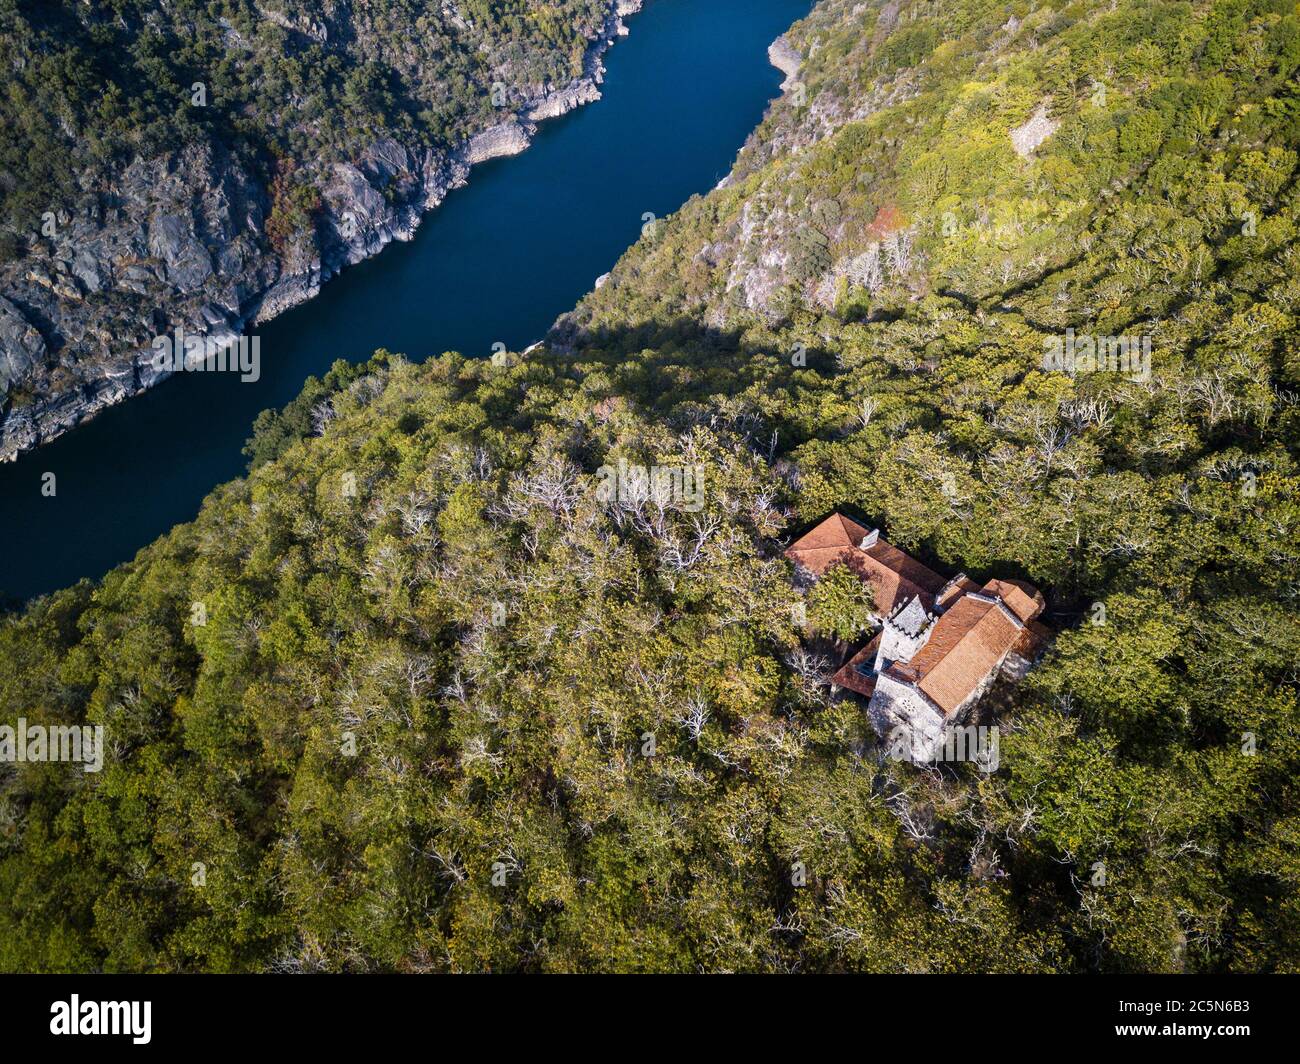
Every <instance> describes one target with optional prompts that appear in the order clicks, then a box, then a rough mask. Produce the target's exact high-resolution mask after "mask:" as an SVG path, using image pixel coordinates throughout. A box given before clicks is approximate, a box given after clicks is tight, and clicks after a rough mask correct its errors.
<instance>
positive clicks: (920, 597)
mask: <svg viewBox="0 0 1300 1064" xmlns="http://www.w3.org/2000/svg"><path fill="white" fill-rule="evenodd" d="M785 556H786V557H787V558H789V559H790V560H791V561H792V562H794V563H795V565H797V566H799V567H800V568H802V569H805V570H807V572H808V573H809V574H811V576H812V577H814V578H816V577H820V576H821V575H822V574H823V573H825V572H826V570H827V569H828V568H830V566H832V565H835V564H842V565H846V566H847V567H848V568H849V569H850V570H851V571H852V572H854V573H856V574H857V575H858V577H859V578H860V579H861V580H862V581H863V583H865V584H867V585H868V586H869V587H870V589H871V593H872V599H873V602H874V614H873V617H872V621H873V623H874V624H876V625H878V626H879V627H878V630H877V631H876V632H875V634H874V635H873V636H872V637H871V639H870V640H869V641H868V642H867V643H866V644H865V645H864V646H863V647H861V648H860V649H858V650H857V651H856V652H855V653H854V654H852V655H851V656H850V657H849V659H848V661H846V662H845V663H844V665H843V666H842V667H841V668H840V669H839V671H838V672H836V673H835V675H834V677H833V678H832V680H831V682H832V684H833V685H834V687H835V688H844V689H847V690H849V691H852V692H854V693H855V694H857V695H860V696H861V697H863V698H865V699H867V700H868V704H867V712H868V714H869V716H870V718H871V722H872V724H873V725H874V727H875V729H876V731H877V732H878V733H879V734H880V735H882V736H884V735H896V734H899V733H898V732H897V731H896V729H898V728H900V727H902V728H903V729H905V732H903V734H906V735H909V736H910V740H911V758H912V760H916V761H930V760H933V759H934V758H935V756H936V755H937V754H938V753H939V751H940V750H941V749H942V748H943V746H944V740H945V737H946V734H947V732H948V731H949V730H950V729H951V728H953V727H955V726H958V725H962V724H964V723H966V721H967V720H968V719H969V717H970V714H971V710H972V709H973V708H974V707H975V705H976V704H977V703H978V702H979V700H980V699H981V698H982V697H983V696H984V695H985V694H986V693H987V692H988V690H989V688H990V687H992V685H993V683H994V681H995V680H996V679H997V677H998V676H999V675H1000V674H1001V675H1004V676H1007V677H1008V678H1011V679H1020V678H1021V677H1023V676H1024V675H1025V673H1026V672H1027V671H1028V670H1029V667H1030V665H1031V664H1032V663H1033V662H1034V661H1035V660H1036V659H1037V658H1038V656H1039V655H1040V654H1041V653H1042V651H1043V648H1044V647H1045V646H1046V643H1047V641H1048V639H1050V637H1051V631H1050V629H1048V628H1047V627H1046V626H1045V625H1043V624H1042V623H1040V622H1039V621H1038V620H1037V618H1038V616H1039V614H1041V613H1042V612H1043V607H1044V605H1045V604H1044V602H1043V596H1042V595H1041V594H1040V593H1039V592H1038V590H1037V589H1036V588H1034V587H1032V586H1030V585H1029V584H1026V583H1024V582H1022V581H1019V580H990V581H989V582H988V583H986V584H984V585H983V586H982V587H981V586H980V585H979V584H977V583H976V582H975V581H974V580H971V579H970V578H968V577H967V576H966V574H965V573H959V574H958V575H957V576H955V577H953V578H952V579H951V580H948V579H945V578H944V577H942V576H940V575H939V574H938V573H936V572H934V571H933V570H932V569H929V568H928V567H926V566H925V565H923V564H921V563H920V562H918V561H917V560H916V559H915V558H913V557H911V556H910V555H908V554H906V553H904V552H903V551H901V550H899V549H898V548H897V547H894V546H892V545H891V544H889V543H887V542H885V540H884V539H883V538H881V535H880V532H879V530H874V529H867V528H864V527H863V526H862V525H859V524H857V523H856V522H855V521H852V520H850V519H849V518H847V517H845V516H844V515H842V514H838V513H836V514H832V515H831V516H830V517H828V518H826V520H825V521H823V522H822V523H821V524H819V525H818V526H817V527H816V528H814V529H812V531H810V532H808V533H807V535H805V536H802V537H801V538H800V539H798V540H797V541H796V542H795V543H793V544H791V546H790V547H789V549H788V550H786V552H785Z"/></svg>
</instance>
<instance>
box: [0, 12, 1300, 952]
mask: <svg viewBox="0 0 1300 1064" xmlns="http://www.w3.org/2000/svg"><path fill="white" fill-rule="evenodd" d="M789 45H790V48H791V49H792V50H793V52H795V53H798V55H799V56H801V57H802V63H801V67H800V69H799V71H798V73H797V74H795V75H793V76H792V78H791V79H790V82H789V83H788V84H787V92H786V95H785V96H784V98H783V99H782V100H781V101H779V102H778V103H777V104H775V105H774V107H773V109H772V111H771V113H770V115H769V116H768V118H767V119H766V120H765V122H764V123H763V125H762V127H761V128H760V129H759V130H758V131H757V132H756V134H755V136H754V137H753V138H752V140H751V142H750V144H748V145H747V146H746V148H745V150H744V151H743V152H742V154H741V156H740V158H739V160H738V163H737V167H736V170H735V172H734V173H733V175H732V176H731V177H730V178H729V179H728V181H727V182H726V183H725V187H722V188H720V189H718V190H715V191H714V192H713V193H711V194H710V195H708V196H706V197H702V198H698V199H695V200H693V201H691V202H690V203H689V204H687V205H686V206H685V207H684V208H683V209H682V210H681V211H680V212H679V213H678V214H677V215H675V216H674V217H672V218H670V219H665V220H660V221H659V222H657V223H655V224H653V225H650V226H649V227H648V229H647V231H646V234H645V236H644V237H643V239H642V240H641V241H640V243H639V244H638V245H637V246H636V247H635V248H633V249H632V250H631V251H629V253H628V254H627V255H626V256H625V257H624V259H623V260H622V261H621V262H620V263H619V265H618V266H617V267H616V269H615V270H614V271H613V273H612V275H611V277H610V278H609V279H608V281H607V282H605V283H604V284H602V285H601V286H600V287H599V288H598V290H597V291H595V292H593V293H592V294H591V295H590V296H589V297H588V298H587V299H586V300H585V301H584V302H583V304H582V305H581V306H579V307H578V308H577V309H576V310H575V311H574V313H573V314H571V315H569V316H566V318H565V319H564V320H562V321H561V322H560V323H559V325H558V327H557V329H556V330H555V333H554V335H553V337H552V340H551V343H550V345H549V347H548V348H546V349H543V350H538V351H535V352H532V353H530V354H529V355H527V356H510V357H509V358H507V359H504V360H498V361H497V362H495V363H494V362H492V361H470V360H466V359H464V358H462V357H460V356H456V355H448V356H445V357H443V358H440V359H435V360H432V361H431V362H429V363H427V364H424V365H412V364H410V363H407V362H405V361H404V360H402V359H401V358H399V357H396V356H392V355H388V354H386V353H381V354H380V355H379V356H377V357H376V359H375V361H374V362H372V363H371V364H370V365H369V366H367V367H361V368H353V367H347V366H346V365H344V364H341V363H340V364H339V365H338V366H337V367H336V369H335V371H333V372H332V373H331V375H330V376H329V377H328V378H327V379H326V381H324V382H310V383H309V386H308V388H307V390H306V391H305V392H304V396H303V398H302V399H300V400H299V401H297V402H296V403H295V404H293V405H292V406H291V407H290V408H288V409H287V410H286V411H284V412H282V413H280V414H276V415H268V416H266V417H264V418H263V419H262V420H261V422H260V423H259V429H258V435H257V437H256V438H255V439H254V441H252V443H251V444H250V454H251V457H252V462H251V465H252V467H253V468H252V471H251V473H250V475H249V477H248V478H247V479H246V480H242V481H238V482H235V483H232V484H230V485H227V486H225V487H224V488H222V489H220V490H218V491H217V492H215V493H214V494H213V495H212V497H211V498H210V499H209V500H208V502H207V503H206V504H205V506H204V509H203V512H202V514H201V515H200V517H199V518H198V519H197V520H196V521H195V522H193V523H192V524H189V525H185V526H182V527H179V528H177V529H176V530H174V531H173V532H172V533H171V534H170V535H169V536H167V537H165V538H164V539H162V540H160V541H158V542H157V543H156V544H154V545H152V546H151V547H149V548H147V549H146V550H144V551H142V552H141V554H140V555H139V557H138V558H137V559H136V560H135V561H134V562H132V563H130V564H128V565H125V566H122V567H120V568H119V569H117V570H115V571H114V572H113V573H111V574H110V575H109V576H108V577H107V578H106V579H105V580H104V581H103V583H102V584H100V585H90V584H86V583H83V584H82V585H79V586H78V587H76V588H73V589H70V590H67V591H64V592H61V593H59V594H56V595H52V596H49V597H47V598H44V599H41V600H38V601H36V602H34V603H32V604H30V605H29V606H28V607H27V608H26V609H25V611H23V612H22V613H21V614H16V615H15V616H13V617H12V618H10V619H9V620H8V621H7V622H6V623H5V625H4V627H3V630H0V657H2V658H3V660H4V661H5V662H6V664H7V666H8V667H7V668H5V669H4V670H3V672H0V706H2V707H3V709H0V719H3V720H5V721H12V720H13V719H14V718H17V717H18V716H20V715H25V716H26V717H27V718H28V719H29V720H30V721H36V720H45V721H67V722H73V721H75V722H80V721H83V720H86V721H91V722H96V723H102V724H103V725H104V726H105V728H106V734H107V736H108V744H109V753H108V756H107V757H106V762H105V765H104V769H103V771H102V772H101V773H98V774H93V773H83V772H81V771H80V769H77V768H75V767H70V766H67V765H31V764H27V765H19V766H0V773H3V774H4V775H3V776H0V779H3V806H0V824H2V825H3V826H2V827H0V831H3V835H0V838H2V839H3V842H2V843H0V846H3V849H0V854H2V856H0V966H3V967H4V968H6V969H28V968H42V969H67V968H72V969H92V968H107V969H113V970H119V969H132V970H134V969H209V968H215V969H223V970H224V969H241V970H242V969H252V970H266V969H290V970H301V969H328V970H366V969H399V970H454V971H466V970H496V971H500V970H710V971H716V970H745V971H748V970H780V971H784V970H794V971H808V970H815V971H822V970H871V971H1106V972H1113V971H1134V970H1140V971H1220V970H1233V971H1267V970H1295V969H1296V968H1297V966H1298V965H1300V903H1298V902H1297V900H1296V899H1297V896H1298V895H1297V888H1298V887H1300V855H1298V853H1297V843H1298V842H1300V800H1298V799H1300V795H1298V794H1297V787H1296V783H1295V780H1296V778H1297V769H1298V768H1300V744H1298V741H1300V719H1298V716H1297V705H1296V686H1297V666H1296V663H1297V660H1298V659H1300V654H1298V651H1300V629H1298V628H1297V625H1296V613H1297V596H1298V595H1300V566H1298V564H1297V555H1298V554H1300V547H1298V546H1297V540H1298V537H1297V523H1298V521H1300V507H1298V506H1297V502H1296V494H1295V493H1296V487H1297V474H1296V468H1295V461H1296V451H1297V421H1298V418H1300V415H1297V412H1296V411H1297V405H1296V399H1297V395H1298V394H1300V379H1298V378H1300V353H1298V352H1300V348H1298V347H1297V342H1296V331H1295V315H1296V313H1297V309H1298V308H1297V299H1298V298H1300V281H1297V279H1296V270H1295V266H1296V260H1297V254H1296V209H1297V191H1296V186H1295V168H1296V164H1297V158H1296V148H1297V142H1298V141H1300V136H1298V135H1297V133H1298V131H1297V126H1296V122H1297V112H1296V108H1297V98H1296V95H1295V89H1296V83H1295V80H1294V75H1295V73H1296V69H1297V64H1300V20H1298V19H1297V14H1296V10H1295V8H1294V5H1293V4H1290V3H1280V2H1275V0H1236V2H1229V3H1223V2H1220V3H1215V4H1210V3H1194V4H1193V3H1163V4H1162V3H1150V2H1146V0H1120V2H1118V3H1111V2H1105V3H1093V2H1086V3H1085V2H1080V3H1072V4H1066V3H1052V4H1039V5H1036V6H1034V8H1033V10H1030V5H1029V4H1028V3H1005V4H997V3H987V2H982V0H954V2H952V3H944V4H924V3H907V2H903V3H894V2H891V3H888V4H883V5H882V4H878V3H866V4H864V3H854V2H841V0H823V2H822V3H821V4H819V5H818V6H817V7H816V9H815V10H814V12H813V13H812V15H811V16H810V17H809V18H808V19H806V20H805V21H804V22H802V23H800V24H799V25H798V26H797V27H795V28H794V29H793V30H792V32H791V34H790V35H789ZM1044 133H1045V134H1046V135H1045V136H1043V135H1042V134H1044ZM1066 330H1073V333H1071V334H1070V335H1071V336H1072V337H1074V338H1077V337H1083V336H1093V337H1108V336H1109V337H1118V336H1134V337H1138V338H1142V337H1147V338H1149V343H1150V363H1149V366H1148V367H1139V371H1138V372H1107V371H1102V372H1097V371H1093V370H1091V369H1090V368H1089V366H1088V365H1086V364H1085V363H1082V362H1081V363H1080V364H1078V365H1076V366H1075V367H1074V368H1075V372H1073V373H1067V372H1061V371H1059V370H1053V369H1050V368H1049V369H1045V368H1044V353H1045V352H1048V351H1051V350H1052V349H1053V347H1052V345H1053V342H1054V341H1060V340H1061V339H1062V338H1063V337H1064V336H1065V335H1066ZM1138 349H1139V350H1140V349H1141V348H1140V345H1139V348H1138ZM620 461H624V462H626V463H629V464H630V465H644V466H654V467H659V468H667V469H673V468H676V469H680V468H683V467H687V468H690V469H699V470H700V471H701V473H702V484H703V488H704V490H703V492H702V495H701V499H702V508H700V509H698V510H697V509H695V508H694V506H693V505H687V504H685V502H684V501H683V500H680V499H678V500H669V501H667V502H665V503H664V504H662V505H660V504H658V503H657V502H656V499H655V498H654V497H653V496H652V495H648V494H647V493H646V492H644V491H638V490H636V489H635V487H634V488H633V490H632V491H630V492H627V493H624V495H622V496H621V497H618V498H615V499H613V500H610V499H609V498H607V495H606V493H603V492H602V491H600V490H599V486H600V484H601V483H602V482H603V478H602V475H601V470H602V469H603V468H608V467H610V466H613V467H617V466H618V464H619V462H620ZM835 507H839V508H842V509H844V510H846V511H847V512H850V513H856V514H858V515H861V516H862V517H863V519H864V520H869V521H871V522H873V523H878V524H880V525H882V526H883V528H884V529H885V532H886V534H887V535H888V537H889V539H890V540H891V541H893V542H895V543H897V544H898V545H900V546H902V547H904V548H905V549H907V550H909V551H911V552H913V553H915V554H916V555H917V556H918V557H921V558H923V559H925V560H926V561H927V563H928V564H932V565H934V566H935V567H938V568H940V569H943V570H944V571H945V572H955V571H957V570H959V569H960V570H964V571H966V572H967V573H969V574H971V575H972V576H974V577H977V578H981V579H982V578H986V577H991V576H999V577H1006V576H1021V577H1025V578H1027V579H1029V580H1031V581H1033V582H1034V583H1035V584H1036V585H1037V586H1039V587H1041V588H1042V589H1043V590H1044V592H1045V594H1046V597H1047V600H1048V603H1049V612H1048V615H1047V616H1046V618H1045V619H1046V620H1047V621H1048V622H1049V623H1050V624H1051V625H1052V626H1053V627H1054V628H1056V629H1057V630H1058V631H1059V632H1060V634H1059V635H1058V637H1057V639H1056V641H1055V643H1054V645H1053V647H1052V649H1051V650H1050V652H1049V654H1048V656H1047V657H1046V659H1045V660H1044V661H1043V662H1042V663H1041V664H1040V665H1039V666H1038V668H1036V669H1035V670H1034V671H1033V672H1031V673H1030V675H1029V677H1028V679H1027V680H1026V681H1025V682H1024V683H1023V684H1022V685H1021V686H1020V687H1019V688H1018V689H1017V690H1016V691H1015V694H1014V697H1012V698H1010V699H1008V700H1007V701H1006V702H1005V704H1002V705H1000V706H999V707H998V708H999V718H998V720H999V725H1000V728H1001V749H1000V765H999V767H998V770H997V771H996V772H994V773H992V774H988V775H982V774H980V773H978V772H976V771H974V770H973V768H972V767H971V766H957V767H956V768H955V769H953V768H951V767H950V768H946V769H944V770H943V771H924V770H920V769H917V768H915V767H913V766H910V765H903V764H896V763H894V762H892V761H890V760H888V759H887V758H884V757H883V756H881V754H880V753H879V751H878V749H877V748H876V747H875V746H874V744H873V742H872V738H871V735H870V732H869V729H868V727H867V724H866V721H865V718H864V714H863V711H862V706H861V704H860V703H859V702H856V701H853V700H845V699H838V698H832V697H831V696H830V693H829V690H828V685H827V675H828V671H827V669H828V666H829V665H830V663H829V662H827V661H824V660H818V658H817V656H816V655H815V654H810V653H808V652H807V651H806V650H805V642H804V641H805V638H806V634H807V633H805V632H803V631H801V630H800V629H799V628H798V627H797V624H796V622H797V621H798V619H799V618H798V611H797V610H795V609H793V608H792V607H793V606H794V605H795V603H796V601H797V595H796V592H795V591H794V589H793V587H792V584H791V575H792V574H791V570H790V567H789V565H788V563H786V562H785V561H784V560H783V559H782V558H781V554H780V552H781V549H782V548H783V546H784V545H785V544H787V543H788V542H789V540H790V537H791V536H792V535H793V534H794V533H796V532H797V531H799V530H801V529H802V528H803V527H806V526H807V525H808V524H809V523H810V522H811V521H813V520H816V519H818V518H820V517H821V516H823V515H824V514H825V513H826V512H827V511H828V510H830V509H832V508H835ZM196 604H199V605H200V606H201V609H199V610H198V611H196V609H195V605H196ZM829 605H833V604H827V603H823V602H819V601H818V600H817V598H816V593H814V599H813V607H814V610H813V616H814V617H819V616H821V612H819V611H823V607H827V606H829ZM823 612H824V611H823ZM196 618H199V619H201V620H202V621H203V623H201V624H200V623H195V619H196Z"/></svg>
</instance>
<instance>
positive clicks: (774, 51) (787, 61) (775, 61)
mask: <svg viewBox="0 0 1300 1064" xmlns="http://www.w3.org/2000/svg"><path fill="white" fill-rule="evenodd" d="M767 59H768V62H770V63H771V64H772V65H773V66H774V67H776V69H777V70H779V71H781V73H782V74H784V75H785V80H784V81H783V82H781V91H782V92H789V91H790V89H791V88H792V87H793V86H794V84H795V82H797V81H798V80H799V68H800V67H801V66H802V65H803V56H801V55H800V54H799V53H798V52H797V51H796V50H795V48H794V46H793V45H792V44H791V43H790V42H789V41H788V40H786V39H785V37H784V36H782V37H778V38H777V39H776V40H774V41H773V42H772V43H771V44H770V45H768V47H767Z"/></svg>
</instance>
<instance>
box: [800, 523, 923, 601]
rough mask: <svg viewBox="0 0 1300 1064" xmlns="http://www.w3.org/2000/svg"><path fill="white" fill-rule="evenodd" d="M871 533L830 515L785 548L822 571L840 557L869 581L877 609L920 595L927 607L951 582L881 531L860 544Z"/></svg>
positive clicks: (817, 571) (818, 573)
mask: <svg viewBox="0 0 1300 1064" xmlns="http://www.w3.org/2000/svg"><path fill="white" fill-rule="evenodd" d="M869 534H870V529H866V528H863V527H862V526H861V525H860V524H858V523H857V522H856V521H850V520H849V519H848V518H847V517H844V516H843V515H842V514H831V516H830V517H828V518H826V520H825V521H823V522H822V523H821V524H819V525H818V526H817V527H816V528H814V529H812V531H810V532H809V533H807V535H804V536H801V537H800V538H799V539H798V540H796V541H795V542H794V543H792V544H791V545H790V547H789V548H788V549H787V550H786V552H785V556H786V557H787V558H789V559H790V560H791V561H792V562H795V563H797V564H799V565H802V566H803V567H804V568H805V569H807V570H809V571H810V572H812V573H813V574H815V575H816V576H821V575H822V574H823V573H824V572H826V570H827V569H828V568H830V566H831V565H833V564H834V563H835V562H842V563H844V564H845V565H847V566H848V567H849V568H850V569H852V570H853V571H854V572H855V573H857V574H858V576H859V577H860V578H861V579H862V581H863V582H864V583H866V584H867V585H869V586H870V588H871V591H872V595H873V597H874V601H875V611H876V613H878V614H881V615H884V614H888V613H889V612H890V611H891V610H892V609H893V608H894V606H895V605H896V604H898V603H900V602H906V601H907V600H908V599H910V598H912V597H913V596H914V595H920V596H921V601H922V603H923V604H924V605H925V607H926V608H927V609H929V608H930V607H931V606H932V605H933V604H934V596H935V595H937V594H938V593H939V590H940V589H941V588H942V587H943V586H944V584H946V583H947V581H946V580H944V578H943V577H942V576H940V575H939V574H938V573H936V572H935V571H934V570H932V569H930V568H928V567H926V566H924V565H922V564H921V563H920V562H918V561H917V560H916V559H915V558H913V557H911V556H910V555H908V554H905V553H903V551H901V550H899V549H898V548H897V547H895V546H893V545H892V544H890V543H887V542H885V540H884V539H882V538H880V537H879V536H877V538H876V541H875V542H874V543H873V544H872V545H871V546H869V547H868V548H866V549H865V550H863V549H862V548H861V546H859V544H861V542H862V540H863V539H864V538H865V537H866V536H868V535H869Z"/></svg>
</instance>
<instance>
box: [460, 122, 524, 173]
mask: <svg viewBox="0 0 1300 1064" xmlns="http://www.w3.org/2000/svg"><path fill="white" fill-rule="evenodd" d="M532 131H533V127H531V126H524V125H521V124H520V123H519V122H517V121H510V122H502V123H501V124H500V125H499V126H493V127H492V128H491V129H485V130H484V131H483V132H482V133H477V134H475V135H474V136H472V137H470V140H469V143H468V144H467V145H465V149H464V152H463V157H464V159H465V162H467V163H468V164H469V165H470V166H477V165H478V164H479V163H483V162H487V161H488V160H489V159H498V158H500V157H501V156H504V155H518V154H519V153H520V152H521V151H523V150H524V149H525V148H527V147H528V144H529V141H530V140H531V139H532Z"/></svg>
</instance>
